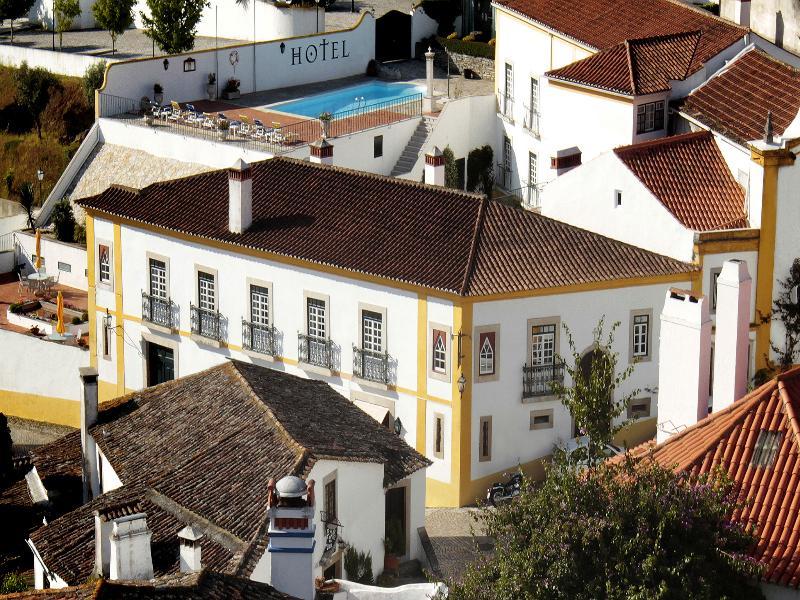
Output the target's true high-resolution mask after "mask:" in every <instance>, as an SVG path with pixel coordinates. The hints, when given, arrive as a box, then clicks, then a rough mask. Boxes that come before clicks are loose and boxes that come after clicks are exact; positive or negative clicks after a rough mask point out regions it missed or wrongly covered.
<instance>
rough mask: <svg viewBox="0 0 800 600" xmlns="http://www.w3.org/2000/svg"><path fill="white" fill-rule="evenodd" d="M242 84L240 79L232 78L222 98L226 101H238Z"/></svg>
mask: <svg viewBox="0 0 800 600" xmlns="http://www.w3.org/2000/svg"><path fill="white" fill-rule="evenodd" d="M240 83H241V82H240V81H239V80H238V79H234V78H233V77H231V78H230V79H228V82H227V83H226V84H225V89H224V90H222V97H223V98H225V99H226V100H236V99H237V98H239V96H240V94H239V84H240Z"/></svg>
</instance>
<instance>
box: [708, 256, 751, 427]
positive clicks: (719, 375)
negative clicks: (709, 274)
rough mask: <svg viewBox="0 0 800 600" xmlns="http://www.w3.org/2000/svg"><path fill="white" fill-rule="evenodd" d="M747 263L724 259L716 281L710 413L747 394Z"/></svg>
mask: <svg viewBox="0 0 800 600" xmlns="http://www.w3.org/2000/svg"><path fill="white" fill-rule="evenodd" d="M752 287H753V280H752V279H751V278H750V273H748V272H747V263H745V262H744V261H741V260H728V261H725V264H724V265H722V271H721V272H720V274H719V277H718V278H717V329H716V335H715V342H714V397H713V400H712V404H713V407H714V412H719V411H720V410H722V409H724V408H726V407H727V406H730V405H731V404H733V403H734V402H735V401H736V400H738V399H739V398H741V397H742V396H744V395H745V394H746V393H747V362H748V360H747V358H748V355H749V353H750V349H749V344H750V291H751V289H752Z"/></svg>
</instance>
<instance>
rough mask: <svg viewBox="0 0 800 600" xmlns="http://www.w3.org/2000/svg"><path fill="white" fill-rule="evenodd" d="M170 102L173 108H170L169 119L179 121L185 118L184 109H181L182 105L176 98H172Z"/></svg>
mask: <svg viewBox="0 0 800 600" xmlns="http://www.w3.org/2000/svg"><path fill="white" fill-rule="evenodd" d="M169 104H170V107H171V109H172V110H170V113H169V115H167V119H168V120H170V121H175V122H176V123H177V122H178V121H180V120H181V119H183V109H181V105H180V104H178V103H177V102H175V100H171V101H170V103H169Z"/></svg>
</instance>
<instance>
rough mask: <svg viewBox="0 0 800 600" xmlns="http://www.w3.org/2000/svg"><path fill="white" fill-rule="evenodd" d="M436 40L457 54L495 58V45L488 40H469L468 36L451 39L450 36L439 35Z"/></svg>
mask: <svg viewBox="0 0 800 600" xmlns="http://www.w3.org/2000/svg"><path fill="white" fill-rule="evenodd" d="M467 37H469V36H467ZM436 41H437V42H439V44H440V45H441V46H442V47H444V48H447V50H449V51H450V52H455V53H456V54H465V55H467V56H476V57H478V58H489V59H491V60H494V45H492V44H488V43H486V42H475V41H469V40H467V38H466V37H465V38H464V39H463V40H457V39H452V40H451V39H449V38H443V37H439V38H436Z"/></svg>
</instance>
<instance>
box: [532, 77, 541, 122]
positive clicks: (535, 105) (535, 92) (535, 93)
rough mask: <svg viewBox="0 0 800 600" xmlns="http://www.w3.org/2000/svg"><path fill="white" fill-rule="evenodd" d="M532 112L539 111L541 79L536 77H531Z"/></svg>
mask: <svg viewBox="0 0 800 600" xmlns="http://www.w3.org/2000/svg"><path fill="white" fill-rule="evenodd" d="M530 100H531V112H532V113H534V114H536V113H538V112H539V80H538V79H536V77H531V98H530Z"/></svg>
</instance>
